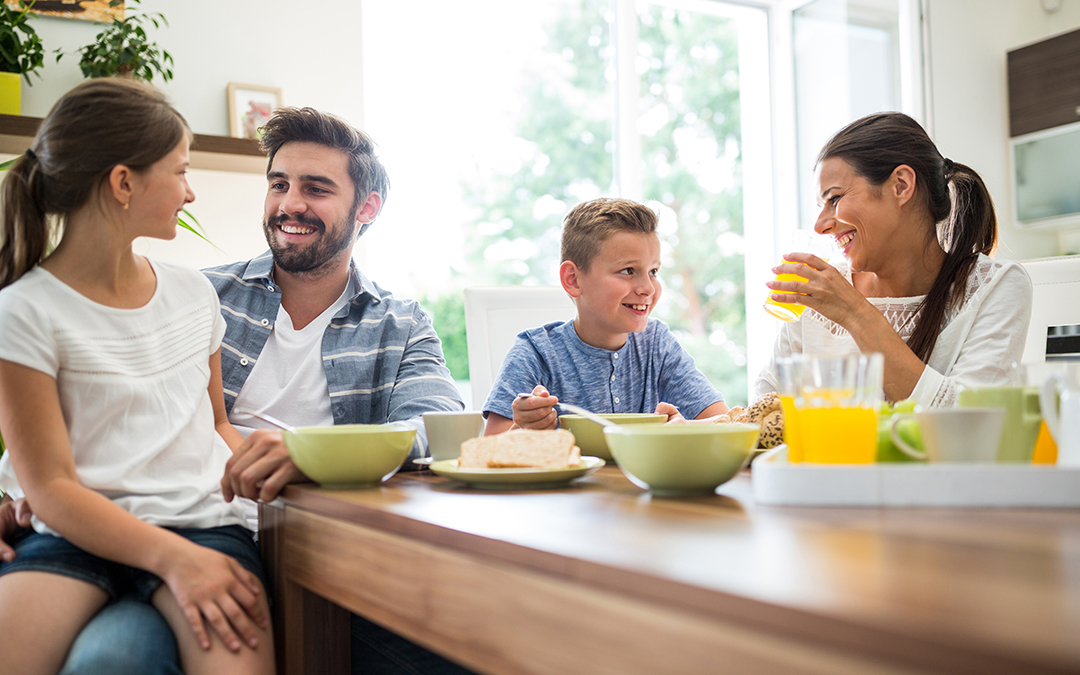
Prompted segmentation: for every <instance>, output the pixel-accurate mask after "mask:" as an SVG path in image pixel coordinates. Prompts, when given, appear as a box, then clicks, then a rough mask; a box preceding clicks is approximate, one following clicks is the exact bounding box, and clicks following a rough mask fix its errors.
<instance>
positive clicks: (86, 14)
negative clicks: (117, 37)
mask: <svg viewBox="0 0 1080 675" xmlns="http://www.w3.org/2000/svg"><path fill="white" fill-rule="evenodd" d="M3 1H4V3H5V4H6V5H7V6H8V7H10V8H11V9H16V10H17V9H19V0H3ZM27 4H29V2H28V3H27ZM30 13H31V14H40V15H42V16H52V17H58V18H61V19H80V20H83V21H97V22H98V23H112V22H113V21H121V20H123V18H124V1H123V0H119V1H118V2H116V4H113V3H112V2H111V1H110V0H38V1H37V2H35V3H34V6H33V7H32V8H31V9H30Z"/></svg>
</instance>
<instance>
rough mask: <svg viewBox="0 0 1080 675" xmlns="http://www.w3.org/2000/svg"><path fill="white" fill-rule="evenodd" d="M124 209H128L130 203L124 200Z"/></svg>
mask: <svg viewBox="0 0 1080 675" xmlns="http://www.w3.org/2000/svg"><path fill="white" fill-rule="evenodd" d="M124 210H125V211H127V210H128V203H127V202H124Z"/></svg>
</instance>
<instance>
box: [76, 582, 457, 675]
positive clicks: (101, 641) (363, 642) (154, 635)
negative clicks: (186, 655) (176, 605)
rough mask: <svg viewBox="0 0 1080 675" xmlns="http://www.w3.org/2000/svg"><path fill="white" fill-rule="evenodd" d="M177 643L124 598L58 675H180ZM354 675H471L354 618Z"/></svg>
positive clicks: (158, 619) (158, 620)
mask: <svg viewBox="0 0 1080 675" xmlns="http://www.w3.org/2000/svg"><path fill="white" fill-rule="evenodd" d="M181 673H182V671H181V669H180V655H179V653H178V652H177V650H176V639H175V638H173V634H172V630H170V629H169V625H168V624H167V623H165V619H164V617H162V616H161V614H159V613H158V611H157V610H156V609H154V608H153V606H152V605H148V604H146V603H142V602H137V601H135V600H133V599H130V598H124V599H122V600H120V601H119V602H117V603H114V604H111V605H109V606H108V607H106V608H105V609H103V610H101V611H100V612H99V613H98V615H97V616H95V617H94V618H93V619H92V620H91V621H90V623H88V624H87V625H86V628H84V629H83V632H82V633H80V634H79V637H78V638H77V639H76V640H75V644H73V645H72V646H71V652H70V653H69V654H68V659H67V661H66V662H65V663H64V668H63V669H62V670H61V671H60V675H181ZM352 675H472V673H471V671H469V670H466V669H464V668H462V667H461V666H459V665H457V664H455V663H453V662H451V661H448V660H446V659H444V658H443V657H441V656H439V655H438V654H434V653H432V652H429V651H428V650H426V649H424V648H423V647H421V646H419V645H417V644H415V643H412V642H409V641H408V640H406V639H405V638H403V637H401V636H399V635H397V634H396V633H392V632H390V631H388V630H386V629H385V628H382V627H381V626H378V625H376V624H374V623H371V622H370V621H367V620H365V619H362V618H361V617H359V616H356V615H353V617H352Z"/></svg>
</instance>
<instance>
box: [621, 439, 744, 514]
mask: <svg viewBox="0 0 1080 675" xmlns="http://www.w3.org/2000/svg"><path fill="white" fill-rule="evenodd" d="M760 432H761V428H760V427H759V426H758V425H756V424H740V423H731V424H663V425H645V426H632V427H607V428H605V429H604V436H605V437H606V438H607V442H608V445H610V446H611V452H612V454H613V455H614V456H615V463H616V464H618V465H619V468H620V469H622V472H623V473H624V474H626V477H627V478H629V479H630V482H632V483H634V484H635V485H637V486H638V487H640V488H643V489H646V490H649V491H650V492H652V493H653V494H654V495H656V496H660V497H669V496H683V495H699V494H712V493H713V491H715V490H716V488H717V487H719V486H720V485H721V484H723V483H725V482H727V481H728V480H730V479H731V478H732V477H733V476H734V475H735V474H736V473H738V472H739V469H741V468H743V467H744V466H746V463H747V462H749V461H750V456H751V454H752V453H753V451H754V444H755V443H757V438H758V434H759V433H760Z"/></svg>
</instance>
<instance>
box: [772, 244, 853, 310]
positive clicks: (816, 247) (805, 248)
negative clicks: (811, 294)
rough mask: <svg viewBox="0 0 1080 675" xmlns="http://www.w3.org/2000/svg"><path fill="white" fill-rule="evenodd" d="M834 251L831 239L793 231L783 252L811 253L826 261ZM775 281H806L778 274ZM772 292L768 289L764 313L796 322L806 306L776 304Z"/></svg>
mask: <svg viewBox="0 0 1080 675" xmlns="http://www.w3.org/2000/svg"><path fill="white" fill-rule="evenodd" d="M835 250H836V247H835V246H834V245H833V242H832V239H831V238H829V237H826V236H823V235H820V234H817V233H815V232H812V231H810V230H795V231H794V232H792V233H791V234H790V235H789V237H788V238H787V245H786V248H785V251H784V252H785V253H812V254H814V255H816V256H817V257H819V258H822V259H824V260H828V259H829V257H830V256H832V254H833V252H834V251H835ZM783 262H785V263H786V262H791V261H790V260H784V261H783ZM776 280H777V281H806V277H800V276H799V275H798V274H778V275H776ZM774 292H775V291H773V290H772V289H769V294H768V295H767V296H766V297H765V311H766V312H768V313H769V314H772V315H773V316H775V317H776V318H778V319H782V320H784V321H798V320H799V318H800V317H801V316H802V313H803V310H804V309H806V305H800V304H798V303H794V302H777V301H776V300H773V299H772V294H773V293H774ZM800 295H801V294H800Z"/></svg>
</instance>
